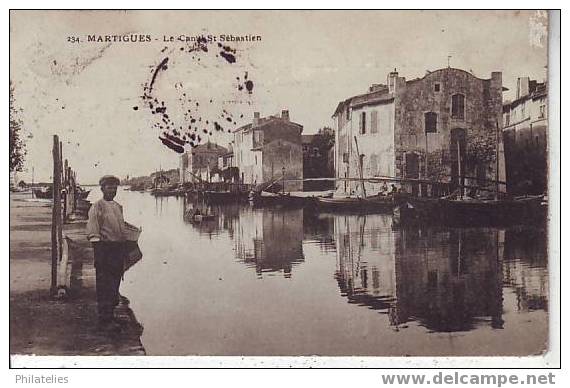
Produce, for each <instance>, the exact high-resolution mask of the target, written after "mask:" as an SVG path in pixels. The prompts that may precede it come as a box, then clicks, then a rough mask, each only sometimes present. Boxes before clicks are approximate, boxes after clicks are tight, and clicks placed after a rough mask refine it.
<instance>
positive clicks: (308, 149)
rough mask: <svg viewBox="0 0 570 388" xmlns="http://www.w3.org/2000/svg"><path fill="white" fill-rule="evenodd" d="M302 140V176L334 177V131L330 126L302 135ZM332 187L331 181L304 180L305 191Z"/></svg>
mask: <svg viewBox="0 0 570 388" xmlns="http://www.w3.org/2000/svg"><path fill="white" fill-rule="evenodd" d="M302 142H303V176H304V178H305V179H307V178H334V150H333V149H334V131H333V130H332V129H330V128H322V129H319V131H318V132H317V133H316V134H314V135H303V136H302ZM331 150H333V151H332V152H331ZM332 188H334V182H333V181H306V182H304V189H305V190H306V191H317V190H330V189H332Z"/></svg>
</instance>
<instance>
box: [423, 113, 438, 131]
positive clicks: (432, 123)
mask: <svg viewBox="0 0 570 388" xmlns="http://www.w3.org/2000/svg"><path fill="white" fill-rule="evenodd" d="M424 116H425V131H426V133H436V132H437V113H435V112H427V113H425V115H424Z"/></svg>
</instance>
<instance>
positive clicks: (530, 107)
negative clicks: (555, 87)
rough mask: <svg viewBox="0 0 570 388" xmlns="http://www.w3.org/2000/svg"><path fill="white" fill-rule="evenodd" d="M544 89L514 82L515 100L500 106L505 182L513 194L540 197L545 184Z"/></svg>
mask: <svg viewBox="0 0 570 388" xmlns="http://www.w3.org/2000/svg"><path fill="white" fill-rule="evenodd" d="M547 98H548V89H547V84H546V83H540V82H537V81H535V80H530V78H529V77H521V78H518V79H517V93H516V99H515V100H514V101H512V102H508V103H505V104H504V105H503V139H504V144H505V162H506V173H507V174H506V175H507V176H506V178H507V179H506V180H507V189H508V191H509V193H511V194H514V195H523V194H542V193H544V192H546V189H547V185H548V151H547V143H548V142H547V140H548V111H547Z"/></svg>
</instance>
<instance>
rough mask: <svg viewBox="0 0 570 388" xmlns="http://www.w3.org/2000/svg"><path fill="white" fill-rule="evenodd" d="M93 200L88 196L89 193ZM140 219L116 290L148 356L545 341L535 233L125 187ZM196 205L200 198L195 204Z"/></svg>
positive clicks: (541, 244)
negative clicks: (132, 256) (135, 258)
mask: <svg viewBox="0 0 570 388" xmlns="http://www.w3.org/2000/svg"><path fill="white" fill-rule="evenodd" d="M94 197H96V195H95V196H94ZM117 201H119V202H120V203H122V204H123V206H124V210H125V218H126V220H127V221H129V222H131V223H134V224H136V225H141V226H142V227H143V233H142V235H141V238H140V241H139V242H140V247H141V250H142V251H143V253H144V258H143V260H142V261H141V262H139V263H138V264H137V265H135V266H134V267H133V268H132V269H131V270H129V271H128V273H127V274H125V281H124V283H123V285H122V289H121V292H122V293H123V294H124V295H126V296H128V297H129V299H130V300H131V307H132V308H133V310H134V312H135V314H136V316H137V319H138V320H139V321H140V322H141V323H142V325H143V326H144V332H143V337H142V341H143V344H144V346H145V349H146V351H147V353H148V354H149V355H387V356H388V355H389V356H402V355H529V354H536V353H540V352H541V351H543V350H544V349H545V348H546V346H547V345H546V343H547V335H548V324H547V321H548V272H547V254H546V232H545V230H544V229H543V228H530V227H528V228H522V227H515V228H508V229H495V228H462V229H452V228H441V227H440V228H434V227H430V228H418V227H416V228H398V227H395V226H394V225H393V222H392V217H391V216H389V215H366V216H358V215H335V214H322V213H321V214H314V213H312V212H309V211H307V210H302V209H276V208H271V209H253V208H251V207H250V206H248V205H214V206H213V207H211V208H210V209H211V210H213V211H214V212H215V214H217V218H216V220H214V221H209V222H203V223H201V224H191V223H189V222H187V221H185V220H184V217H183V215H184V212H185V209H188V208H190V207H192V206H195V205H196V204H192V203H191V202H188V201H186V203H185V201H184V200H183V199H182V198H180V199H177V198H153V197H152V196H150V195H149V194H146V193H136V192H128V191H120V192H119V194H118V196H117ZM198 205H199V206H201V207H202V206H204V204H201V203H199V204H198Z"/></svg>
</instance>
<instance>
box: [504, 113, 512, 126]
mask: <svg viewBox="0 0 570 388" xmlns="http://www.w3.org/2000/svg"><path fill="white" fill-rule="evenodd" d="M510 124H511V114H510V113H507V114H506V115H505V126H509V125H510Z"/></svg>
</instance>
